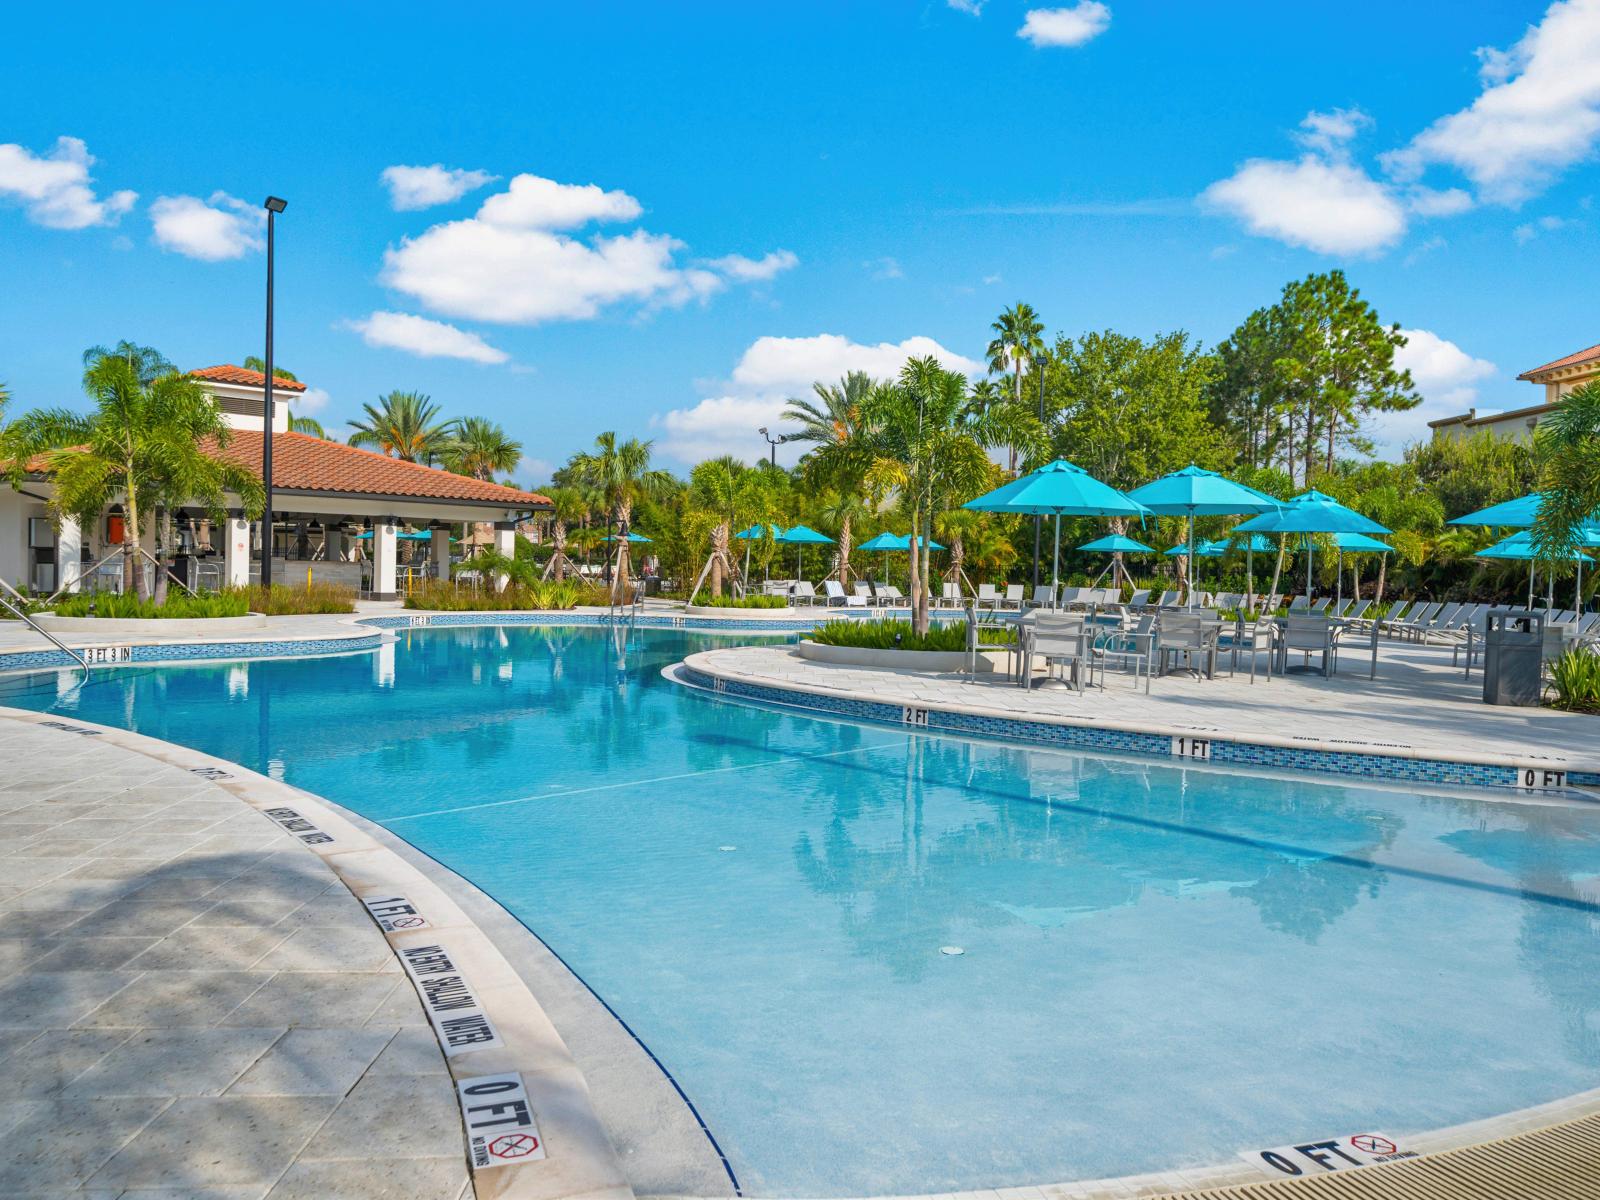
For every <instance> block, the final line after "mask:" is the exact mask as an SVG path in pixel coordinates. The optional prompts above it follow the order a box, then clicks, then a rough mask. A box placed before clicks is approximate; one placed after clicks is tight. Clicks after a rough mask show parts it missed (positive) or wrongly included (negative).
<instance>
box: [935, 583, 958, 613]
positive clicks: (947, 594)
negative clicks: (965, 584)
mask: <svg viewBox="0 0 1600 1200" xmlns="http://www.w3.org/2000/svg"><path fill="white" fill-rule="evenodd" d="M939 599H940V601H942V602H943V603H945V604H953V605H955V606H956V607H957V608H960V607H961V599H962V597H961V585H960V584H959V583H946V584H945V585H944V586H943V587H942V588H940V589H939Z"/></svg>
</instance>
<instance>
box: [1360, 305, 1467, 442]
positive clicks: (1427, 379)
mask: <svg viewBox="0 0 1600 1200" xmlns="http://www.w3.org/2000/svg"><path fill="white" fill-rule="evenodd" d="M1401 333H1403V334H1404V335H1405V337H1406V344H1405V345H1404V346H1402V347H1400V349H1398V350H1396V351H1395V355H1394V365H1395V366H1396V367H1398V368H1402V369H1404V370H1408V371H1410V372H1411V379H1412V382H1414V383H1415V384H1416V385H1417V391H1418V392H1419V393H1420V394H1421V396H1422V403H1421V404H1419V405H1418V406H1417V407H1416V408H1413V409H1411V410H1410V411H1409V412H1399V413H1380V414H1378V415H1377V416H1375V417H1374V418H1373V420H1372V422H1371V428H1370V430H1369V432H1370V433H1371V435H1372V437H1373V439H1374V441H1376V442H1377V443H1378V445H1379V446H1380V448H1383V449H1387V450H1395V451H1397V450H1399V449H1401V448H1402V447H1404V446H1405V445H1407V444H1408V443H1410V442H1415V441H1419V440H1421V439H1423V438H1426V437H1428V436H1429V435H1430V432H1431V431H1430V430H1429V429H1428V422H1429V421H1437V420H1438V419H1439V418H1441V417H1453V416H1455V415H1456V414H1457V413H1463V412H1465V411H1466V410H1467V409H1469V408H1471V407H1473V406H1474V405H1475V404H1476V403H1477V400H1478V387H1479V385H1480V384H1482V383H1483V381H1484V380H1486V379H1489V378H1490V377H1491V376H1493V375H1495V374H1496V372H1497V371H1498V368H1497V367H1496V366H1495V365H1494V364H1493V363H1492V362H1489V361H1488V360H1487V359H1482V358H1474V357H1473V356H1472V355H1470V354H1468V353H1467V352H1466V351H1465V350H1463V349H1462V348H1461V347H1460V346H1458V345H1456V344H1455V343H1454V342H1452V341H1449V340H1448V339H1446V338H1442V337H1440V336H1439V335H1438V334H1436V333H1433V332H1431V331H1430V330H1427V329H1403V330H1401Z"/></svg>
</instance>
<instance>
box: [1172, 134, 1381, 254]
mask: <svg viewBox="0 0 1600 1200" xmlns="http://www.w3.org/2000/svg"><path fill="white" fill-rule="evenodd" d="M1200 203H1201V204H1202V206H1204V207H1205V208H1208V209H1210V210H1211V211H1213V212H1221V213H1226V214H1228V215H1230V216H1233V217H1235V218H1237V219H1238V220H1239V221H1240V222H1242V223H1243V224H1244V227H1245V228H1246V229H1247V230H1249V231H1250V232H1251V233H1253V234H1256V235H1257V236H1259V237H1270V238H1275V239H1277V240H1278V241H1280V242H1286V243H1288V244H1289V245H1291V246H1304V247H1306V248H1307V249H1310V250H1315V251H1317V252H1318V253H1321V254H1371V253H1374V252H1376V251H1379V250H1383V249H1386V248H1388V247H1389V246H1392V245H1394V244H1395V243H1396V242H1398V241H1399V240H1400V238H1401V237H1402V236H1403V235H1404V234H1405V231H1406V213H1405V209H1404V207H1403V206H1402V205H1401V204H1400V202H1399V201H1398V200H1397V199H1396V198H1395V197H1394V195H1393V193H1392V192H1391V191H1390V190H1389V189H1388V188H1387V187H1385V186H1384V185H1383V184H1381V183H1379V182H1378V181H1377V180H1375V179H1373V178H1372V177H1371V176H1370V175H1368V174H1367V173H1366V172H1365V171H1363V170H1362V169H1361V168H1360V167H1358V166H1356V165H1355V164H1353V163H1349V162H1338V161H1330V160H1328V159H1325V158H1321V157H1318V156H1317V155H1315V154H1308V155H1306V156H1305V157H1303V158H1301V159H1298V160H1296V161H1293V162H1284V161H1278V160H1273V159H1264V158H1253V159H1251V160H1249V161H1248V162H1246V163H1245V164H1244V165H1243V166H1241V167H1240V168H1239V169H1238V170H1237V171H1235V172H1234V173H1233V175H1231V176H1229V177H1228V178H1227V179H1222V180H1219V181H1217V182H1216V183H1213V184H1212V185H1211V186H1210V187H1208V188H1207V189H1206V190H1205V191H1204V192H1202V193H1201V194H1200Z"/></svg>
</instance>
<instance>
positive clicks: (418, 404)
mask: <svg viewBox="0 0 1600 1200" xmlns="http://www.w3.org/2000/svg"><path fill="white" fill-rule="evenodd" d="M361 407H362V410H363V411H364V412H365V413H366V416H365V418H364V419H362V420H359V421H351V422H350V424H351V426H352V427H353V428H354V429H355V432H354V433H352V434H351V435H350V444H351V445H352V446H376V447H377V448H378V449H380V450H381V451H383V453H385V454H392V455H394V456H395V457H396V458H398V459H400V460H402V461H403V462H425V463H430V464H431V463H432V462H433V460H434V459H436V458H443V457H445V456H446V455H447V454H449V452H450V448H451V445H452V443H453V441H454V438H453V436H452V435H453V434H454V432H455V423H454V422H453V421H442V420H440V419H439V406H438V405H437V404H435V403H434V402H433V401H432V400H431V399H430V398H429V397H427V396H424V395H423V394H422V393H421V392H399V391H395V392H390V393H389V394H388V395H387V396H381V397H379V399H378V403H377V404H363V405H362V406H361Z"/></svg>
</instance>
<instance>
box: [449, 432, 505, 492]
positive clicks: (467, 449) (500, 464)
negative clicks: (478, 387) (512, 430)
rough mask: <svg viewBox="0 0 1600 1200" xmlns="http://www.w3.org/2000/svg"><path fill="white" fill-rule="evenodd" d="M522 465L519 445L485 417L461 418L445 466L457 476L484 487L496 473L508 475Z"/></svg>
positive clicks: (491, 480)
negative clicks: (473, 480)
mask: <svg viewBox="0 0 1600 1200" xmlns="http://www.w3.org/2000/svg"><path fill="white" fill-rule="evenodd" d="M521 461H522V443H521V442H518V441H514V440H513V439H511V438H510V437H508V436H506V431H505V430H504V429H501V428H500V426H499V425H497V424H495V423H494V422H493V421H491V420H489V419H488V418H487V417H463V418H461V420H459V421H457V422H456V426H455V437H454V439H453V444H452V446H451V448H450V451H449V453H448V454H446V455H445V465H446V466H447V467H449V468H450V470H452V471H454V472H455V473H456V474H457V475H470V476H472V478H474V479H481V480H483V481H484V482H485V483H492V482H493V481H494V473H495V472H496V471H501V472H504V471H511V470H515V469H516V465H517V464H518V463H519V462H521Z"/></svg>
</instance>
